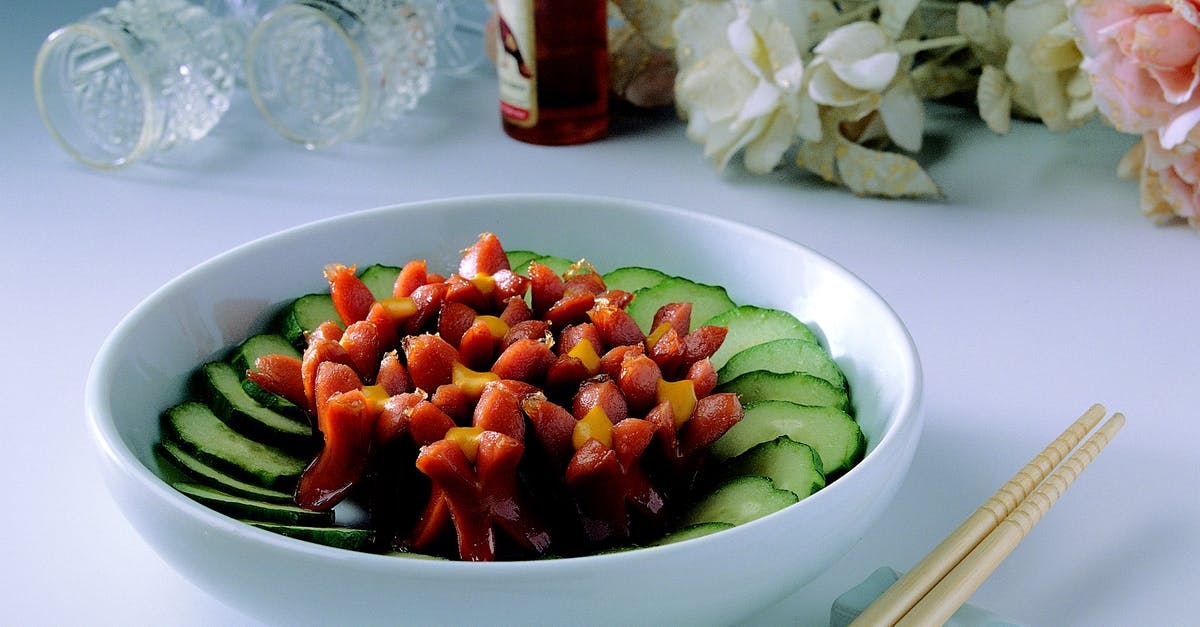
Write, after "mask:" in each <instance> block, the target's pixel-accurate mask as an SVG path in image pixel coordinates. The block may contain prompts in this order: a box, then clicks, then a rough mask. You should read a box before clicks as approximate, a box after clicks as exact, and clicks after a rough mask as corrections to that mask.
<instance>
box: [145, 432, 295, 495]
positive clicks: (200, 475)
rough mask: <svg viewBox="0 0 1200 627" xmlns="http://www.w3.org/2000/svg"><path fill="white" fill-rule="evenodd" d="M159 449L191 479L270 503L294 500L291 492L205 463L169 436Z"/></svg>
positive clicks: (163, 440) (166, 458)
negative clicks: (274, 488)
mask: <svg viewBox="0 0 1200 627" xmlns="http://www.w3.org/2000/svg"><path fill="white" fill-rule="evenodd" d="M157 451H158V453H159V455H161V456H162V457H163V458H164V459H165V460H167V461H168V462H170V463H171V464H172V465H173V466H175V468H177V469H179V471H180V472H182V473H183V474H184V475H186V476H187V477H188V478H189V479H191V480H194V481H198V482H202V483H205V484H207V485H209V486H211V487H213V488H216V489H218V490H221V491H223V492H228V493H230V494H233V495H235V496H240V497H244V498H248V499H256V500H260V501H266V502H268V503H282V504H288V503H292V502H293V498H292V495H291V494H289V493H287V492H282V491H279V490H272V489H269V488H264V487H262V486H258V485H255V484H253V483H248V482H245V481H242V480H240V479H238V478H236V477H233V476H231V475H229V474H228V473H224V472H221V471H220V470H218V469H216V468H213V467H212V466H210V465H209V464H206V463H204V462H203V461H201V460H200V459H199V458H197V457H196V456H195V455H192V454H191V453H188V452H187V451H185V450H184V449H183V446H181V445H180V444H178V443H177V442H174V441H172V440H170V439H168V438H164V439H162V440H161V441H159V443H158V446H157Z"/></svg>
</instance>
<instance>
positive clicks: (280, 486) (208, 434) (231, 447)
mask: <svg viewBox="0 0 1200 627" xmlns="http://www.w3.org/2000/svg"><path fill="white" fill-rule="evenodd" d="M162 437H163V438H168V439H171V440H173V441H174V442H176V443H177V444H178V445H179V446H180V448H181V449H183V450H184V451H185V452H187V453H188V454H190V455H192V456H194V457H195V458H196V459H199V460H200V461H201V462H204V463H205V464H207V465H209V466H212V467H213V468H216V469H217V470H220V471H221V472H224V473H227V474H229V475H230V476H232V477H235V478H237V479H240V480H242V481H245V482H247V483H252V484H255V485H258V486H261V487H264V488H269V489H272V490H278V491H281V492H291V491H292V490H293V489H294V488H295V485H296V480H297V479H298V478H299V477H300V473H301V472H303V471H304V468H305V466H307V465H308V460H307V459H305V458H302V457H297V456H295V455H293V454H291V453H288V452H286V451H283V450H281V449H278V448H275V447H272V446H268V445H266V444H263V443H262V442H259V441H257V440H253V439H250V438H248V437H246V436H244V435H242V434H240V433H238V432H237V431H234V430H233V429H232V428H230V427H229V425H227V424H225V422H224V421H222V420H221V419H220V418H218V417H217V415H216V414H214V413H213V411H212V409H210V408H209V407H208V405H205V404H204V403H198V402H195V401H187V402H184V403H181V404H179V405H176V406H174V407H171V408H169V409H167V411H165V412H163V416H162Z"/></svg>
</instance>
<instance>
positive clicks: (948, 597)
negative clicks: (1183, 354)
mask: <svg viewBox="0 0 1200 627" xmlns="http://www.w3.org/2000/svg"><path fill="white" fill-rule="evenodd" d="M1104 413H1105V410H1104V408H1103V407H1102V406H1100V405H1093V406H1092V407H1091V408H1089V409H1088V411H1087V412H1085V413H1084V414H1083V415H1082V416H1080V417H1079V419H1077V420H1076V421H1075V422H1074V423H1073V424H1072V425H1071V426H1070V427H1068V428H1067V430H1066V431H1064V432H1063V433H1062V434H1061V435H1060V436H1059V437H1058V438H1056V439H1055V440H1054V441H1053V442H1051V443H1050V445H1049V446H1047V447H1046V448H1045V449H1044V450H1043V451H1042V452H1041V453H1039V454H1038V455H1037V457H1035V458H1034V459H1033V460H1032V461H1030V462H1029V464H1027V465H1026V466H1025V467H1024V468H1022V469H1021V470H1020V471H1018V472H1017V474H1016V475H1014V476H1013V477H1012V478H1011V479H1010V480H1009V481H1008V482H1006V483H1005V484H1004V485H1003V486H1001V488H1000V489H999V490H998V491H997V492H996V493H995V494H993V495H992V497H991V498H989V499H988V500H987V501H986V502H985V503H984V504H983V505H982V506H980V507H979V509H977V510H976V511H975V512H974V513H973V514H972V515H971V516H970V517H968V518H967V520H965V521H964V522H963V524H962V525H960V526H959V527H958V528H957V529H955V530H954V531H953V532H952V533H951V534H950V535H949V536H947V537H946V539H945V540H943V541H942V542H941V543H940V544H939V545H938V546H937V547H936V548H934V550H933V551H932V552H930V553H929V555H927V556H926V557H925V558H924V559H922V560H921V561H920V562H919V563H918V564H917V565H916V566H914V567H913V569H912V570H910V571H909V572H908V573H907V574H906V575H905V576H903V577H901V578H900V579H899V581H897V582H896V584H894V585H893V586H892V587H891V588H889V589H888V591H887V592H885V593H884V594H883V595H881V596H880V597H879V599H877V600H876V602H875V603H873V604H872V605H871V606H870V607H868V608H867V610H866V611H864V612H863V613H862V614H861V615H860V616H859V617H858V619H857V620H856V621H855V622H854V623H853V624H854V625H856V626H857V625H894V624H896V625H899V624H931V623H932V624H936V623H938V622H939V618H938V617H940V622H944V621H945V620H946V619H947V618H948V617H949V616H951V615H952V614H953V613H954V611H955V610H956V609H957V608H958V606H960V605H961V604H962V603H963V602H964V601H965V600H966V599H967V598H968V597H969V596H970V595H971V593H972V592H974V591H975V590H976V589H977V588H978V587H979V585H980V584H981V583H982V582H983V580H984V579H986V577H987V576H988V575H989V574H991V572H992V570H994V569H995V567H996V566H997V565H998V564H999V563H1000V561H1001V560H1003V558H1004V557H1005V556H1007V555H1008V553H1009V552H1011V551H1012V549H1013V548H1014V547H1015V546H1016V544H1017V543H1018V542H1020V540H1021V539H1022V538H1023V537H1024V536H1025V534H1026V533H1028V531H1029V529H1030V528H1032V527H1033V525H1034V524H1036V523H1037V522H1038V520H1040V519H1041V517H1042V516H1043V515H1044V514H1045V513H1046V511H1047V510H1048V509H1049V508H1050V506H1051V505H1053V504H1054V503H1055V502H1056V501H1057V500H1058V498H1059V497H1060V496H1061V495H1062V492H1063V491H1065V490H1066V488H1067V487H1069V486H1070V484H1071V482H1072V481H1074V480H1075V478H1076V477H1077V476H1078V475H1079V473H1080V472H1082V471H1083V469H1084V468H1086V467H1087V465H1088V464H1089V463H1091V461H1092V459H1094V458H1095V456H1096V454H1098V453H1099V452H1100V450H1101V449H1103V448H1104V446H1105V445H1107V444H1108V442H1109V440H1111V438H1112V436H1113V435H1115V434H1116V432H1117V430H1119V429H1120V428H1121V426H1122V425H1123V424H1124V420H1125V419H1124V416H1123V415H1121V414H1119V413H1118V414H1114V415H1113V416H1112V418H1110V419H1109V421H1108V422H1106V423H1105V424H1104V426H1102V427H1101V428H1100V429H1099V430H1098V431H1097V432H1096V433H1095V434H1093V436H1092V437H1091V438H1089V439H1088V441H1087V442H1086V443H1084V445H1083V446H1082V447H1080V448H1079V450H1077V451H1076V452H1075V453H1074V454H1073V455H1072V456H1071V458H1070V459H1068V460H1067V462H1066V463H1064V464H1062V466H1060V467H1059V468H1058V470H1057V471H1055V472H1054V474H1052V475H1050V477H1049V478H1048V479H1047V478H1045V477H1046V475H1047V473H1049V472H1050V471H1051V470H1054V468H1055V467H1056V466H1059V463H1060V462H1061V461H1062V459H1063V457H1064V456H1066V454H1067V453H1069V452H1070V451H1071V449H1073V448H1074V447H1075V446H1076V445H1077V444H1078V443H1079V441H1080V440H1081V439H1082V438H1083V436H1085V435H1086V434H1087V433H1088V431H1090V430H1091V429H1092V428H1093V427H1095V425H1096V424H1097V423H1098V422H1099V421H1100V419H1101V418H1103V416H1104ZM1039 483H1040V484H1041V486H1040V487H1038V489H1037V491H1036V492H1034V493H1033V495H1032V496H1029V491H1030V490H1031V489H1033V488H1034V487H1035V486H1038V484H1039ZM951 575H953V576H951Z"/></svg>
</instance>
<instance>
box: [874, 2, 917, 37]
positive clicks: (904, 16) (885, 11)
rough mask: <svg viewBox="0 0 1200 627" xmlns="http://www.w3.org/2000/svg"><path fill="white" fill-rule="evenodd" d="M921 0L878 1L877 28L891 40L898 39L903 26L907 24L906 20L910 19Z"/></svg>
mask: <svg viewBox="0 0 1200 627" xmlns="http://www.w3.org/2000/svg"><path fill="white" fill-rule="evenodd" d="M920 1H921V0H880V3H879V26H880V27H881V28H883V30H884V32H886V33H887V34H888V36H890V37H891V38H892V39H898V38H899V37H900V33H901V31H903V30H904V26H905V25H906V24H908V18H910V17H912V14H913V11H915V10H916V8H917V5H918V4H920Z"/></svg>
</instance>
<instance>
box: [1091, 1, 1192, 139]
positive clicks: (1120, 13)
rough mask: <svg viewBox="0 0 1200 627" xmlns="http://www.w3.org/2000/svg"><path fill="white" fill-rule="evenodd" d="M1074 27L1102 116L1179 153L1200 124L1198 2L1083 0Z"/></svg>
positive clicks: (1120, 128)
mask: <svg viewBox="0 0 1200 627" xmlns="http://www.w3.org/2000/svg"><path fill="white" fill-rule="evenodd" d="M1071 4H1072V6H1071V22H1072V23H1073V24H1074V25H1075V28H1076V29H1077V30H1078V31H1079V34H1080V42H1079V43H1080V48H1081V50H1082V51H1083V53H1084V55H1085V57H1086V58H1085V59H1084V61H1083V64H1082V67H1083V68H1084V69H1085V70H1086V71H1087V72H1088V73H1089V74H1090V75H1091V77H1092V83H1093V93H1094V95H1095V98H1096V104H1097V106H1098V107H1099V108H1100V110H1101V112H1102V113H1104V115H1105V116H1106V117H1107V118H1108V119H1109V120H1110V121H1111V122H1112V123H1113V125H1114V126H1116V127H1117V129H1119V130H1121V131H1125V132H1128V133H1136V134H1143V133H1147V132H1151V131H1156V132H1157V133H1158V139H1159V142H1160V143H1161V145H1162V146H1163V147H1164V148H1166V149H1171V148H1174V147H1175V146H1177V145H1179V144H1180V143H1182V142H1183V141H1184V140H1185V139H1187V136H1188V133H1189V132H1191V130H1192V129H1193V128H1194V127H1196V125H1197V124H1198V123H1200V89H1197V87H1200V0H1078V1H1076V2H1073V3H1071Z"/></svg>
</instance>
